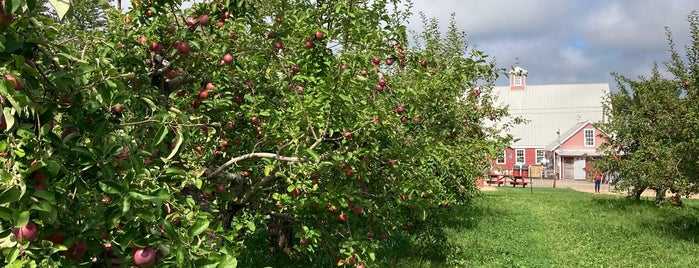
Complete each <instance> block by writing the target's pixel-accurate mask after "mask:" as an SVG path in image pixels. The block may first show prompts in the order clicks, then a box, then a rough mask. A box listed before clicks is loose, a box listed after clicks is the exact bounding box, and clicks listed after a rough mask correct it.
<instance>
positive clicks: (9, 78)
mask: <svg viewBox="0 0 699 268" xmlns="http://www.w3.org/2000/svg"><path fill="white" fill-rule="evenodd" d="M5 78H7V80H10V81H12V82H13V83H14V84H15V85H14V87H13V89H14V90H17V91H20V90H22V89H24V86H22V83H20V82H19V80H17V77H14V76H13V75H11V74H6V75H5Z"/></svg>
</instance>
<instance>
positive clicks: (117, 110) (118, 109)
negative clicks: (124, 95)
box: [112, 105, 126, 114]
mask: <svg viewBox="0 0 699 268" xmlns="http://www.w3.org/2000/svg"><path fill="white" fill-rule="evenodd" d="M125 108H126V107H124V105H117V106H114V107H112V111H114V112H115V113H118V114H120V113H122V112H124V109H125Z"/></svg>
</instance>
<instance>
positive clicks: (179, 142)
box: [165, 127, 184, 160]
mask: <svg viewBox="0 0 699 268" xmlns="http://www.w3.org/2000/svg"><path fill="white" fill-rule="evenodd" d="M183 141H184V137H183V136H182V129H181V128H180V127H177V140H176V141H175V147H174V148H172V151H171V152H170V155H168V156H167V158H165V160H170V159H172V158H173V157H175V155H176V154H177V151H179V150H180V146H181V145H182V142H183Z"/></svg>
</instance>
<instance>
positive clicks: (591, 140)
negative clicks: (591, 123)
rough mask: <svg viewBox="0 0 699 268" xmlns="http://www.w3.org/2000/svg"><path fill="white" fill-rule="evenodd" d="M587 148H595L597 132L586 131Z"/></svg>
mask: <svg viewBox="0 0 699 268" xmlns="http://www.w3.org/2000/svg"><path fill="white" fill-rule="evenodd" d="M585 146H595V130H594V129H592V128H588V129H585Z"/></svg>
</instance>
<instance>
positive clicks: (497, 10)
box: [409, 0, 699, 91]
mask: <svg viewBox="0 0 699 268" xmlns="http://www.w3.org/2000/svg"><path fill="white" fill-rule="evenodd" d="M413 4H414V6H413V13H414V16H413V18H412V19H411V20H410V22H409V29H411V30H415V31H419V30H421V29H422V23H421V20H420V17H419V16H418V14H419V13H420V12H422V13H424V14H425V15H426V16H427V17H430V18H432V17H434V18H437V19H438V20H439V21H440V25H441V26H442V29H443V31H445V30H446V26H447V25H448V23H449V20H450V17H451V14H452V13H453V14H454V15H455V21H456V25H457V27H458V28H459V29H460V30H462V31H464V32H465V33H466V35H467V37H466V38H467V41H468V43H469V44H470V45H471V46H475V47H476V48H478V49H479V50H481V51H484V52H485V53H486V54H488V55H490V56H491V57H494V58H495V61H496V64H497V66H498V67H499V68H506V69H509V68H511V67H512V66H515V63H517V62H518V63H519V66H521V67H522V68H524V69H526V70H527V71H529V74H528V76H527V84H528V85H538V84H571V83H609V84H610V88H611V89H612V91H614V90H615V88H616V83H615V82H614V79H613V78H612V76H611V75H610V73H611V72H616V73H619V74H623V75H625V76H628V77H634V78H635V77H638V76H640V75H644V76H649V75H650V70H651V68H652V67H653V63H654V62H658V63H662V62H665V61H667V60H668V59H669V52H668V50H669V46H668V43H667V36H666V31H665V27H669V28H670V30H671V31H672V34H673V36H674V40H675V44H676V46H677V48H679V49H680V52H681V54H684V47H685V46H686V45H689V42H690V38H689V23H688V22H687V16H688V15H689V14H690V13H691V11H692V10H699V1H697V0H666V1H662V0H615V1H612V0H595V1H590V0H527V1H514V0H508V1H503V0H491V1H484V0H413ZM506 85H508V81H507V79H506V77H504V76H501V77H500V79H499V80H498V82H497V86H506Z"/></svg>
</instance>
